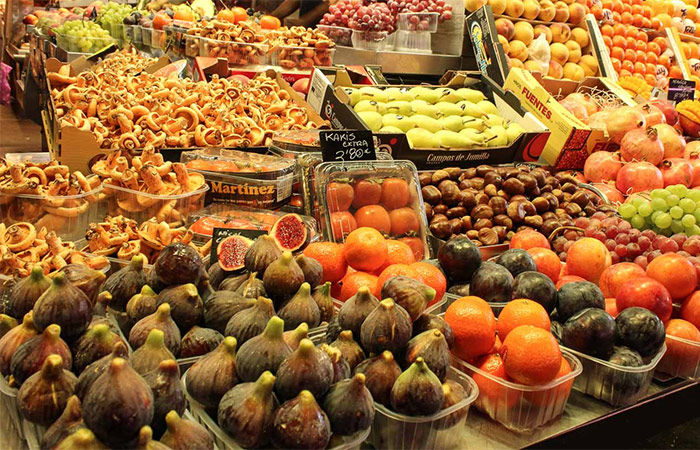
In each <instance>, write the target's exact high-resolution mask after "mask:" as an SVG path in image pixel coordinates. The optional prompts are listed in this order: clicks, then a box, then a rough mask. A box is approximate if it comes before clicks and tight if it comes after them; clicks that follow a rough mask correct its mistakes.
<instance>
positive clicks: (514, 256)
mask: <svg viewBox="0 0 700 450" xmlns="http://www.w3.org/2000/svg"><path fill="white" fill-rule="evenodd" d="M496 263H497V264H500V265H501V266H503V267H505V268H506V269H508V271H509V272H510V273H511V274H512V275H513V276H514V277H517V276H518V275H520V274H521V273H523V272H527V271H531V272H537V265H536V264H535V260H534V259H532V256H530V254H529V253H528V252H526V251H525V250H523V249H521V248H511V249H510V250H506V251H505V252H503V253H501V255H500V256H499V257H498V259H497V260H496Z"/></svg>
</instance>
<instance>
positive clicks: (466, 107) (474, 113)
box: [457, 100, 486, 117]
mask: <svg viewBox="0 0 700 450" xmlns="http://www.w3.org/2000/svg"><path fill="white" fill-rule="evenodd" d="M457 106H458V107H459V108H460V109H461V110H462V115H463V116H470V117H483V116H484V115H486V113H485V112H484V111H482V110H481V108H479V107H478V106H476V103H472V102H468V101H466V100H462V101H461V102H458V103H457Z"/></svg>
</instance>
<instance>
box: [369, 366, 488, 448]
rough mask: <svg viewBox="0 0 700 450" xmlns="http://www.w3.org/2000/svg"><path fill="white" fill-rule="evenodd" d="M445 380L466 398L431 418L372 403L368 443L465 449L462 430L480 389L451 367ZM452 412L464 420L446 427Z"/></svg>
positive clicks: (405, 446) (375, 445) (464, 432)
mask: <svg viewBox="0 0 700 450" xmlns="http://www.w3.org/2000/svg"><path fill="white" fill-rule="evenodd" d="M447 378H448V379H450V380H453V381H456V382H457V383H459V384H461V385H462V387H464V389H465V390H466V391H467V398H465V399H464V400H462V401H461V402H459V403H457V404H455V405H453V406H451V407H449V408H447V409H444V410H442V411H440V412H438V413H437V414H434V415H432V416H417V417H415V416H406V415H403V414H399V413H396V412H394V411H391V410H389V409H388V408H386V407H384V406H383V405H380V404H378V403H375V408H376V412H375V414H374V423H373V424H372V433H371V434H370V437H369V442H370V443H371V444H372V445H373V446H374V447H375V448H382V449H384V448H390V449H394V450H407V449H411V450H412V449H432V448H435V449H446V448H467V447H468V443H467V442H466V434H467V433H466V431H465V430H464V427H465V426H466V425H465V424H466V421H467V415H468V413H469V407H470V406H471V404H472V403H474V401H475V400H476V399H477V397H478V395H479V388H478V386H477V385H476V383H475V382H474V380H473V379H472V378H471V377H469V376H467V375H466V374H464V373H462V372H460V371H458V370H456V369H455V368H453V367H450V370H449V372H448V373H447ZM454 413H463V414H464V417H462V418H460V420H459V421H458V422H457V423H455V424H454V425H452V426H449V422H448V419H450V417H449V416H451V415H452V414H454Z"/></svg>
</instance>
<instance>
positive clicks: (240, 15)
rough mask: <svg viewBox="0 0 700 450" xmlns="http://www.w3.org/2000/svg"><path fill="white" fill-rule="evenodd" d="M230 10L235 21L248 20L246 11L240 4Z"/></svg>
mask: <svg viewBox="0 0 700 450" xmlns="http://www.w3.org/2000/svg"><path fill="white" fill-rule="evenodd" d="M231 11H233V14H234V15H235V16H236V23H238V22H243V21H246V20H248V12H247V11H246V10H245V8H241V7H240V6H236V7H234V8H233V9H232V10H231Z"/></svg>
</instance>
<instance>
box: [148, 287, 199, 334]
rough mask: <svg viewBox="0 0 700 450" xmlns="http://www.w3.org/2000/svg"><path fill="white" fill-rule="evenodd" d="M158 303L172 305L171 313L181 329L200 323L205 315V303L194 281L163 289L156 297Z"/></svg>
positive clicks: (187, 328)
mask: <svg viewBox="0 0 700 450" xmlns="http://www.w3.org/2000/svg"><path fill="white" fill-rule="evenodd" d="M156 303H157V304H158V305H162V304H164V303H167V304H169V305H170V315H171V316H172V318H173V320H174V321H175V323H176V324H177V326H178V327H179V328H180V329H181V330H183V331H184V330H189V329H190V328H192V327H193V326H195V325H199V323H200V322H201V321H202V318H203V317H204V303H203V302H202V299H201V297H200V296H199V291H198V290H197V286H195V285H194V284H192V283H188V284H182V285H179V286H171V287H169V288H166V289H163V290H162V291H160V293H159V294H158V298H157V299H156Z"/></svg>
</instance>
